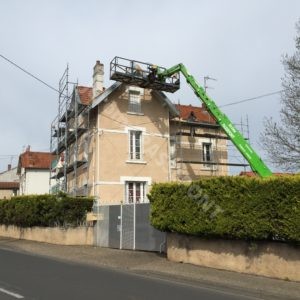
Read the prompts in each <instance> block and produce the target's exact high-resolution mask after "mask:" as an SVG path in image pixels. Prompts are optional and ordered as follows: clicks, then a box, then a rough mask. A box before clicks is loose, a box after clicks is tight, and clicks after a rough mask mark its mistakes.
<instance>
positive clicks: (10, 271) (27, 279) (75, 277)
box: [0, 249, 254, 300]
mask: <svg viewBox="0 0 300 300" xmlns="http://www.w3.org/2000/svg"><path fill="white" fill-rule="evenodd" d="M0 299H1V300H2V299H5V300H6V299H9V300H11V299H51V300H53V299H72V300H73V299H74V300H75V299H105V300H110V299H118V300H121V299H128V300H134V299H136V300H140V299H151V300H154V299H155V300H157V299H164V300H167V299H172V300H176V299H188V300H193V299H205V300H217V299H218V300H219V299H224V300H227V299H233V300H235V299H241V300H243V299H254V298H249V297H246V296H241V295H235V294H231V293H228V292H222V291H218V290H214V289H213V288H211V289H210V288H207V287H199V286H193V285H189V284H186V283H180V282H176V281H175V282H172V281H171V280H165V279H159V278H152V277H147V276H144V275H136V274H132V273H127V272H124V271H116V270H111V269H106V268H99V267H92V266H88V265H82V264H75V263H70V262H64V261H60V260H54V259H50V258H45V257H42V256H35V255H29V254H24V253H19V252H14V251H10V250H3V249H0Z"/></svg>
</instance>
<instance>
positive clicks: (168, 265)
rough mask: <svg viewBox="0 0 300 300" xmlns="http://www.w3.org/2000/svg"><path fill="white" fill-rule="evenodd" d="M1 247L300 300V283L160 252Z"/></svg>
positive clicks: (13, 243)
mask: <svg viewBox="0 0 300 300" xmlns="http://www.w3.org/2000/svg"><path fill="white" fill-rule="evenodd" d="M0 248H1V249H7V250H11V251H18V252H26V253H28V254H31V255H42V256H47V257H50V258H54V259H58V260H63V261H68V262H70V263H80V264H88V265H93V266H96V267H105V268H113V269H118V270H121V271H127V272H128V271H129V272H133V273H136V274H139V275H142V276H149V277H153V278H159V279H161V280H171V281H178V282H181V283H183V284H189V285H196V286H202V287H206V288H208V289H214V290H216V289H219V290H223V291H228V292H231V293H236V294H242V295H247V296H249V297H253V298H254V299H286V300H287V299H300V283H297V282H289V281H283V280H277V279H270V278H265V277H258V276H252V275H247V274H240V273H235V272H229V271H223V270H216V269H211V268H205V267H198V266H193V265H189V264H181V263H174V262H170V261H168V260H167V259H166V257H165V256H164V255H160V254H157V253H150V252H139V251H127V250H118V249H109V248H99V247H89V246H59V245H52V244H45V243H37V242H31V241H25V240H14V239H8V238H1V237H0Z"/></svg>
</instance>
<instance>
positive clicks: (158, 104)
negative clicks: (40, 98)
mask: <svg viewBox="0 0 300 300" xmlns="http://www.w3.org/2000/svg"><path fill="white" fill-rule="evenodd" d="M103 71H104V66H103V65H102V64H101V63H100V62H99V61H98V62H97V63H96V65H95V67H94V74H93V82H94V85H93V87H82V86H76V87H75V89H74V92H73V94H72V98H71V100H70V102H69V103H68V104H67V107H68V109H67V110H66V111H65V114H64V115H62V116H58V117H57V118H56V120H58V122H57V123H55V122H54V123H53V125H52V127H53V128H54V129H53V135H56V136H58V137H55V139H56V141H57V143H54V144H55V147H54V148H53V149H54V150H53V154H56V162H55V163H54V164H53V168H52V172H51V178H52V179H56V182H57V185H59V186H63V187H64V188H65V189H66V191H67V192H68V193H71V194H75V195H78V196H80V195H89V196H94V197H96V198H97V199H98V200H99V201H100V203H101V204H120V203H143V202H147V201H148V200H147V193H148V192H149V191H150V189H151V186H152V185H153V183H156V182H170V181H190V180H194V179H197V178H199V177H200V176H216V175H227V174H228V167H227V165H226V163H227V159H228V158H227V140H226V136H225V134H224V133H223V132H222V131H221V129H220V127H219V126H218V125H217V124H216V123H215V121H214V120H213V118H212V117H210V116H209V114H208V113H207V112H206V111H205V109H204V108H203V107H193V106H190V105H187V106H184V105H174V104H173V103H172V102H171V101H170V100H169V99H168V97H167V96H166V94H164V93H163V92H160V91H156V90H151V89H147V88H140V87H136V86H130V85H127V84H124V83H120V82H116V83H114V84H113V85H112V86H110V87H109V88H107V89H105V88H104V87H103V73H104V72H103ZM64 116H65V117H64ZM59 120H62V121H61V122H60V121H59ZM61 123H63V124H61ZM60 132H61V136H60ZM53 190H55V189H53Z"/></svg>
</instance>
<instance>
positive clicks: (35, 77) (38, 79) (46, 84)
mask: <svg viewBox="0 0 300 300" xmlns="http://www.w3.org/2000/svg"><path fill="white" fill-rule="evenodd" d="M0 57H2V58H3V59H4V60H6V61H7V62H9V63H10V64H11V65H13V66H14V67H16V68H18V69H19V70H21V71H22V72H24V73H25V74H27V75H29V76H31V77H32V78H34V79H35V80H37V81H39V82H40V83H42V84H44V85H45V86H47V87H48V88H50V89H51V90H53V91H55V92H57V93H59V90H58V89H56V88H55V87H53V86H51V85H50V84H48V83H47V82H45V81H44V80H42V79H40V78H38V77H37V76H35V75H33V74H32V73H30V72H29V71H27V70H25V69H24V68H22V67H20V66H19V65H17V64H16V63H14V62H13V61H11V60H10V59H8V58H7V57H5V56H4V55H2V54H0Z"/></svg>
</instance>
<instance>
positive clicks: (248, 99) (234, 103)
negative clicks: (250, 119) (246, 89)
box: [219, 90, 285, 107]
mask: <svg viewBox="0 0 300 300" xmlns="http://www.w3.org/2000/svg"><path fill="white" fill-rule="evenodd" d="M284 91H285V90H280V91H277V92H271V93H267V94H263V95H260V96H256V97H252V98H247V99H244V100H240V101H235V102H231V103H227V104H223V105H219V107H225V106H231V105H236V104H240V103H244V102H248V101H253V100H256V99H260V98H264V97H269V96H272V95H276V94H280V93H282V92H284Z"/></svg>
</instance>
